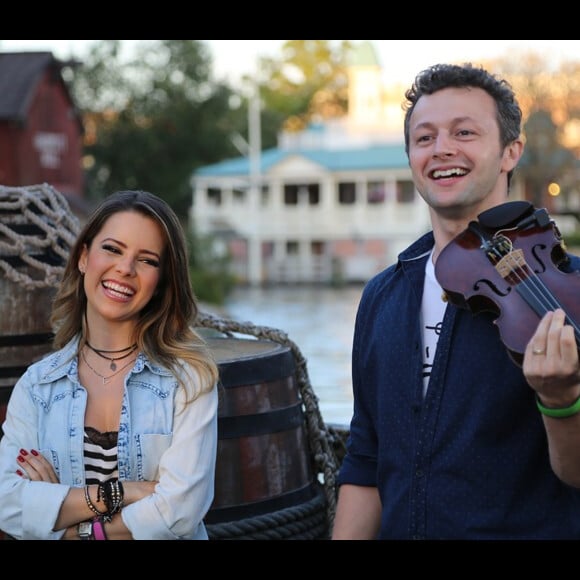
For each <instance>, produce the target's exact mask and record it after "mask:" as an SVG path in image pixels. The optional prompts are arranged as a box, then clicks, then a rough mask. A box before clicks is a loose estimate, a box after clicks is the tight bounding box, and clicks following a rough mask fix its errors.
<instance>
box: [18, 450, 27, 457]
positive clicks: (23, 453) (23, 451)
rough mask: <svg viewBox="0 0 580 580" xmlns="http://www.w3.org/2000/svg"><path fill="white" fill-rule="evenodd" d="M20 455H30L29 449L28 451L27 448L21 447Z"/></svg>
mask: <svg viewBox="0 0 580 580" xmlns="http://www.w3.org/2000/svg"><path fill="white" fill-rule="evenodd" d="M20 455H24V457H26V456H27V455H28V451H26V449H21V450H20Z"/></svg>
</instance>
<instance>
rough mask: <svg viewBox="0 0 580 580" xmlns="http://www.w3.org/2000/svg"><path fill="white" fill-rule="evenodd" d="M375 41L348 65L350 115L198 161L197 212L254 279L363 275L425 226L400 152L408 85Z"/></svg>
mask: <svg viewBox="0 0 580 580" xmlns="http://www.w3.org/2000/svg"><path fill="white" fill-rule="evenodd" d="M390 91H391V92H390V94H389V92H388V91H387V90H386V89H385V88H384V85H383V81H382V69H381V67H380V66H379V64H378V62H377V58H376V53H375V51H374V49H373V47H372V46H371V45H370V43H363V44H362V45H360V46H359V47H358V48H357V50H356V51H355V54H354V55H353V58H352V61H351V65H350V67H349V114H348V116H347V117H346V118H344V119H340V120H336V121H333V122H330V123H325V124H323V125H320V126H312V127H310V128H309V129H308V130H306V131H304V132H303V133H300V134H284V135H282V136H281V137H280V139H279V146H278V147H277V148H274V149H269V150H266V151H262V152H261V154H258V155H257V154H256V153H254V155H253V156H252V155H250V157H249V158H245V157H240V158H237V159H232V160H227V161H223V162H221V163H217V164H215V165H210V166H206V167H203V168H201V169H199V170H198V171H197V172H196V173H195V174H194V176H193V178H192V186H193V204H192V209H191V219H192V223H193V224H194V225H193V227H194V229H195V231H196V233H197V234H198V235H209V234H211V235H212V236H213V237H214V238H215V239H216V240H217V241H221V242H223V243H224V244H225V245H227V247H228V249H229V251H230V253H231V256H232V264H233V268H234V270H235V273H236V275H237V276H238V278H239V280H240V281H241V282H247V283H250V284H270V283H272V284H276V283H282V282H291V283H332V282H334V283H336V282H341V283H342V282H364V281H366V280H368V279H369V278H370V277H371V276H373V275H374V274H375V273H377V272H379V271H380V270H382V269H384V268H385V267H386V266H387V265H389V264H391V263H393V262H394V261H395V260H396V257H397V255H398V253H399V252H400V251H401V250H402V249H403V248H405V247H406V246H407V245H408V244H409V243H410V242H411V241H413V240H414V239H415V238H417V237H418V236H419V235H421V234H422V233H424V232H425V231H427V230H428V229H429V227H430V226H429V215H428V210H427V206H426V204H425V203H424V202H423V200H422V199H421V198H420V196H419V195H418V193H417V192H416V190H415V188H414V185H413V183H412V181H411V171H410V169H409V165H408V160H407V156H406V154H405V150H404V137H403V112H402V109H401V102H402V100H403V89H402V88H401V89H400V90H398V91H396V98H395V97H394V96H393V95H394V90H393V88H391V89H390Z"/></svg>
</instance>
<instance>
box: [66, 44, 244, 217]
mask: <svg viewBox="0 0 580 580" xmlns="http://www.w3.org/2000/svg"><path fill="white" fill-rule="evenodd" d="M72 90H73V94H74V95H75V98H76V99H77V102H78V103H79V105H80V108H81V109H82V110H83V111H84V115H85V119H86V126H87V139H86V148H85V153H86V161H87V162H86V167H87V189H88V192H89V197H92V198H95V199H98V198H101V197H103V196H104V195H106V194H107V193H110V192H111V191H113V190H116V189H133V188H139V189H147V190H149V191H152V192H154V193H157V194H158V195H160V196H161V197H163V198H164V199H165V200H166V201H167V202H169V203H170V204H171V205H172V207H174V209H175V211H176V212H177V213H178V214H179V215H180V216H181V217H182V218H183V219H186V218H187V214H188V208H189V205H190V203H191V185H190V179H191V175H192V172H193V171H195V169H196V168H198V167H200V166H203V165H207V164H210V163H214V162H217V161H221V160H222V159H224V158H226V157H231V156H235V155H236V154H237V152H236V150H235V149H234V147H233V145H232V144H231V141H230V139H229V136H230V134H231V133H232V132H233V131H235V130H238V129H239V128H240V127H241V126H242V125H243V122H244V121H243V119H244V116H243V113H242V112H241V111H236V110H235V109H234V108H232V102H233V101H232V100H233V98H234V97H235V93H234V92H233V91H232V90H231V89H230V88H229V87H228V86H227V85H225V84H220V83H214V82H212V79H211V59H210V55H209V54H208V52H207V50H206V48H205V46H204V45H203V44H201V43H200V42H199V41H197V40H156V41H143V43H141V44H140V45H139V47H138V48H137V50H136V53H135V55H134V57H133V58H132V59H130V60H128V61H123V60H122V59H121V55H120V44H119V41H115V40H103V41H98V43H97V44H96V45H94V46H93V47H92V49H91V51H90V52H89V55H88V57H87V59H86V61H85V63H84V66H83V67H80V68H79V69H77V70H75V71H74V72H73V75H72Z"/></svg>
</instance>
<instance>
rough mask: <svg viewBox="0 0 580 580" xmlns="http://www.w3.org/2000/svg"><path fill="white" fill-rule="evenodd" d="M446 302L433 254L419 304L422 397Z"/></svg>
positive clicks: (427, 383) (425, 391)
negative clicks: (437, 275)
mask: <svg viewBox="0 0 580 580" xmlns="http://www.w3.org/2000/svg"><path fill="white" fill-rule="evenodd" d="M446 307H447V302H444V301H443V289H442V288H441V286H440V285H439V282H437V278H435V267H434V266H433V252H431V254H430V255H429V258H427V266H426V268H425V286H424V288H423V302H422V304H421V326H422V329H423V396H425V393H427V386H428V385H429V377H430V376H431V367H432V366H433V359H434V358H435V349H436V348H437V341H438V340H439V333H440V331H441V324H442V323H443V316H444V315H445V308H446Z"/></svg>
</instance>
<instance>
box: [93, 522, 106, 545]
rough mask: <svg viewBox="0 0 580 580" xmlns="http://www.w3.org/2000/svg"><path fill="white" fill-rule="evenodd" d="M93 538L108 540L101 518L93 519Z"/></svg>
mask: <svg viewBox="0 0 580 580" xmlns="http://www.w3.org/2000/svg"><path fill="white" fill-rule="evenodd" d="M93 538H95V540H106V539H107V534H106V533H105V526H104V524H103V522H102V520H101V519H100V518H94V519H93Z"/></svg>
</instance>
